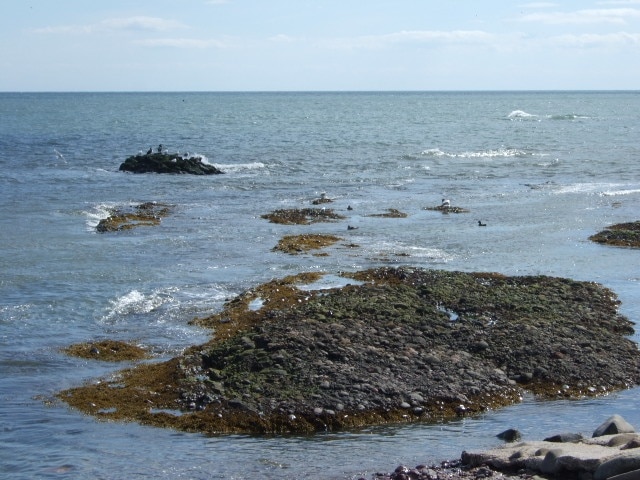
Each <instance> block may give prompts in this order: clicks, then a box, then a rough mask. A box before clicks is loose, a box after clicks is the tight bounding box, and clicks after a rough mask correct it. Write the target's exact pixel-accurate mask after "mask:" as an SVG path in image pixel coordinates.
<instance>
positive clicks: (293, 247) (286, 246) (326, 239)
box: [273, 234, 341, 255]
mask: <svg viewBox="0 0 640 480" xmlns="http://www.w3.org/2000/svg"><path fill="white" fill-rule="evenodd" d="M340 240H341V238H340V237H336V236H335V235H322V234H310V235H285V236H284V237H282V238H281V239H280V241H279V242H278V245H276V246H275V247H274V248H273V250H274V251H281V252H284V253H288V254H290V255H298V254H300V253H303V252H308V251H309V250H318V249H320V248H324V247H328V246H330V245H333V244H334V243H336V242H338V241H340Z"/></svg>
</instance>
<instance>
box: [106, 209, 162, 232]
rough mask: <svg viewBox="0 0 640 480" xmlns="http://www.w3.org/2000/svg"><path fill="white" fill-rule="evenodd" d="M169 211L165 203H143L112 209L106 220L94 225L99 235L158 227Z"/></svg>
mask: <svg viewBox="0 0 640 480" xmlns="http://www.w3.org/2000/svg"><path fill="white" fill-rule="evenodd" d="M170 211H171V206H170V205H167V204H166V203H157V202H144V203H140V204H138V205H131V206H128V207H119V208H113V209H111V211H110V214H109V216H108V217H107V218H103V219H102V220H100V221H99V222H98V225H96V231H97V232H99V233H107V232H121V231H123V230H131V229H132V228H136V227H142V226H146V227H150V226H155V225H159V224H160V221H161V219H162V218H163V217H166V216H167V215H168V214H169V213H170Z"/></svg>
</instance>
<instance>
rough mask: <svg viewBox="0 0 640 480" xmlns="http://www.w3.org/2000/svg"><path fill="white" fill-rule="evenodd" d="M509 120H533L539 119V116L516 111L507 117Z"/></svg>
mask: <svg viewBox="0 0 640 480" xmlns="http://www.w3.org/2000/svg"><path fill="white" fill-rule="evenodd" d="M507 118H509V119H511V120H532V119H537V118H538V115H533V114H531V113H527V112H525V111H524V110H514V111H512V112H511V113H510V114H509V115H507Z"/></svg>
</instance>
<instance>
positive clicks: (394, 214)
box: [368, 208, 409, 218]
mask: <svg viewBox="0 0 640 480" xmlns="http://www.w3.org/2000/svg"><path fill="white" fill-rule="evenodd" d="M368 216H369V217H382V218H407V217H408V216H409V215H407V214H406V213H404V212H401V211H400V210H398V209H396V208H389V209H387V211H386V212H385V213H373V214H371V215H368Z"/></svg>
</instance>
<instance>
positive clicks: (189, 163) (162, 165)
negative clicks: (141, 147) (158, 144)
mask: <svg viewBox="0 0 640 480" xmlns="http://www.w3.org/2000/svg"><path fill="white" fill-rule="evenodd" d="M120 170H121V171H124V172H133V173H188V174H191V175H215V174H220V173H224V172H223V171H222V170H219V169H218V168H216V167H214V166H213V165H210V164H208V163H204V162H203V161H202V158H201V157H189V158H185V157H182V156H180V155H178V154H175V155H169V154H165V153H150V154H147V155H134V156H131V157H129V158H127V159H126V160H125V161H124V162H123V163H122V164H121V165H120Z"/></svg>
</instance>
